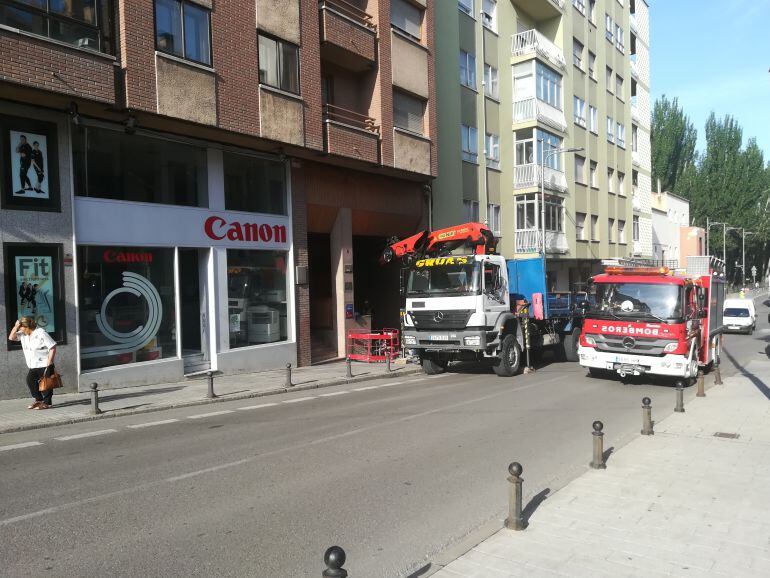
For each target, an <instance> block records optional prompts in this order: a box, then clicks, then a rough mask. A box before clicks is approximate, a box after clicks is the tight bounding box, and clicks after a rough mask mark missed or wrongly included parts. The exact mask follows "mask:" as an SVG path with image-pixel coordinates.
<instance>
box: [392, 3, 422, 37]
mask: <svg viewBox="0 0 770 578" xmlns="http://www.w3.org/2000/svg"><path fill="white" fill-rule="evenodd" d="M422 14H423V12H422V10H420V9H419V8H417V7H416V6H415V5H414V4H410V3H409V2H407V1H406V0H391V1H390V23H391V25H392V26H393V27H394V28H397V29H398V30H399V31H400V32H403V33H404V34H406V35H407V36H410V37H411V38H413V39H414V40H416V41H417V42H419V41H420V39H421V38H422Z"/></svg>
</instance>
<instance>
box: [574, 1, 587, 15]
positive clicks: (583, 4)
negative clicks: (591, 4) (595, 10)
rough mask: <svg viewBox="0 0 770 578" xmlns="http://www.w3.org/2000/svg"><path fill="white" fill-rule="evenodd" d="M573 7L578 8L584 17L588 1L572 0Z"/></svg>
mask: <svg viewBox="0 0 770 578" xmlns="http://www.w3.org/2000/svg"><path fill="white" fill-rule="evenodd" d="M572 5H573V6H574V7H575V8H577V11H578V12H580V13H581V14H582V15H583V16H585V15H586V0H572Z"/></svg>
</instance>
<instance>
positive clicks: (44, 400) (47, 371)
mask: <svg viewBox="0 0 770 578" xmlns="http://www.w3.org/2000/svg"><path fill="white" fill-rule="evenodd" d="M8 339H10V340H11V341H21V348H22V349H23V350H24V360H25V361H26V362H27V367H28V368H29V371H28V372H27V387H28V388H29V393H30V395H32V397H33V398H34V399H35V401H34V402H33V403H32V404H31V405H30V406H29V407H28V408H27V409H48V408H49V407H51V406H52V405H53V401H52V398H53V389H49V390H48V391H43V392H41V391H40V389H39V384H38V382H39V381H40V378H41V377H43V375H51V374H53V372H54V365H53V360H54V357H56V342H55V341H54V340H53V339H52V338H51V336H50V335H48V333H47V332H46V330H45V329H42V328H40V327H38V326H37V324H36V323H35V320H34V319H32V318H31V317H22V318H21V319H18V320H17V321H16V325H14V326H13V329H11V333H10V335H8Z"/></svg>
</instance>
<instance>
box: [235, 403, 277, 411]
mask: <svg viewBox="0 0 770 578" xmlns="http://www.w3.org/2000/svg"><path fill="white" fill-rule="evenodd" d="M274 405H278V404H277V403H260V404H259V405H247V406H245V407H237V408H235V409H237V410H238V411H246V410H248V409H260V408H263V407H273V406H274Z"/></svg>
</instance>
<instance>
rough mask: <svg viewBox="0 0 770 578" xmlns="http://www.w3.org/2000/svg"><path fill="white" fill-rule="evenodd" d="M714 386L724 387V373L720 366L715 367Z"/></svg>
mask: <svg viewBox="0 0 770 578" xmlns="http://www.w3.org/2000/svg"><path fill="white" fill-rule="evenodd" d="M714 385H722V372H721V371H720V369H719V366H718V365H715V366H714Z"/></svg>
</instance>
